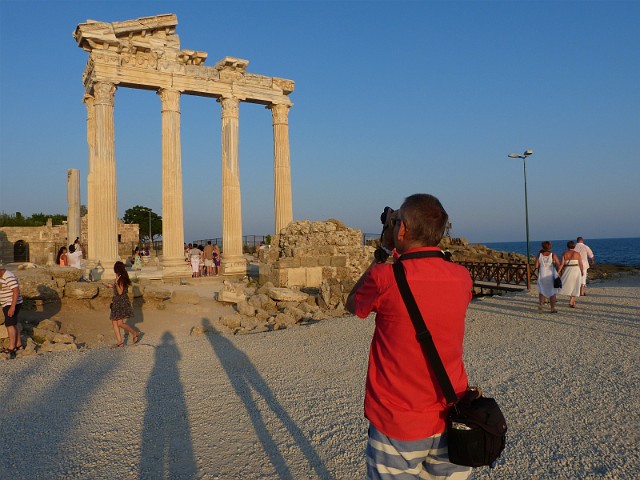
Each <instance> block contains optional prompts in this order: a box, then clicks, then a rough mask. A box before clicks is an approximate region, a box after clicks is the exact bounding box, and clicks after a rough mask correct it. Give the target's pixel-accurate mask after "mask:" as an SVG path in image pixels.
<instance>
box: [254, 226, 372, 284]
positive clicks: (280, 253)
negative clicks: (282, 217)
mask: <svg viewBox="0 0 640 480" xmlns="http://www.w3.org/2000/svg"><path fill="white" fill-rule="evenodd" d="M372 252H373V248H372V247H368V246H363V245H362V232H361V231H360V230H356V229H353V228H349V227H347V226H345V225H344V224H343V223H342V222H340V221H339V220H335V219H330V220H327V221H326V222H311V221H309V220H302V221H299V222H291V223H290V224H289V225H288V226H287V227H286V228H285V229H284V232H283V233H281V234H280V235H277V236H276V237H275V238H274V242H273V244H272V246H271V248H270V249H268V250H262V251H260V252H259V256H258V258H259V260H260V266H259V273H260V280H259V281H260V283H261V284H264V283H266V282H271V283H273V284H274V285H275V286H277V287H318V288H319V287H321V285H322V283H323V281H326V280H330V279H333V280H337V281H340V282H343V281H347V282H349V281H355V280H357V279H358V278H359V277H360V275H361V274H362V271H363V270H364V269H365V268H366V267H367V266H368V265H369V263H370V262H371V259H372V258H373V257H372Z"/></svg>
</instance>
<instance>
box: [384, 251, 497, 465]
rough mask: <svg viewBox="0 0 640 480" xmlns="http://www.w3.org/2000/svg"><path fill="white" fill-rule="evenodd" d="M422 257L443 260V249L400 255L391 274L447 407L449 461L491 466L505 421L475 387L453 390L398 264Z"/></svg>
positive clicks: (444, 258) (491, 403) (495, 404)
mask: <svg viewBox="0 0 640 480" xmlns="http://www.w3.org/2000/svg"><path fill="white" fill-rule="evenodd" d="M424 257H440V258H442V259H443V260H445V261H447V258H446V257H445V255H444V253H443V252H437V251H431V252H414V253H409V254H406V255H403V256H401V257H400V259H399V260H398V261H396V263H394V265H393V273H394V275H395V278H396V282H397V283H398V288H399V290H400V293H401V295H402V299H403V300H404V303H405V305H406V307H407V311H408V312H409V316H410V317H411V322H412V323H413V326H414V328H415V329H416V337H417V339H418V341H419V342H420V345H421V346H422V350H423V352H424V354H425V356H426V358H427V361H428V362H429V365H430V366H431V368H432V369H433V372H434V373H435V375H436V378H437V379H438V383H439V384H440V389H441V390H442V393H443V394H444V396H445V399H446V400H447V404H448V405H449V407H450V410H449V414H448V415H447V441H448V445H449V447H448V448H449V461H450V462H451V463H455V464H456V465H464V466H468V467H481V466H484V465H490V466H492V465H493V463H494V462H495V461H496V460H497V459H498V457H499V456H500V454H501V453H502V451H503V450H504V447H505V443H506V434H507V422H506V420H505V418H504V415H503V414H502V411H501V410H500V407H499V406H498V404H497V403H496V401H495V400H494V399H493V398H487V397H483V396H482V390H480V389H479V388H477V387H469V388H468V389H467V391H466V392H465V393H464V395H463V396H462V398H460V399H458V397H457V395H456V393H455V391H454V390H453V386H452V385H451V381H450V380H449V376H448V375H447V372H446V370H445V368H444V365H442V360H441V359H440V355H438V351H437V349H436V346H435V344H434V343H433V338H432V337H431V333H429V330H428V329H427V326H426V324H425V322H424V319H423V318H422V314H421V313H420V309H419V308H418V304H417V303H416V301H415V298H414V297H413V294H412V293H411V289H410V288H409V283H408V282H407V277H406V276H405V273H404V267H403V266H402V260H404V259H409V258H424Z"/></svg>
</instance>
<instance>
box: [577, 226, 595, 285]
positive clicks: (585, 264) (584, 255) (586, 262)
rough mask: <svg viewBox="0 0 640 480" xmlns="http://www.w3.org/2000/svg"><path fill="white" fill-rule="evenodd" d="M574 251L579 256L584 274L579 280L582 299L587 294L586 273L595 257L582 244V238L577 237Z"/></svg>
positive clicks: (587, 247) (586, 246)
mask: <svg viewBox="0 0 640 480" xmlns="http://www.w3.org/2000/svg"><path fill="white" fill-rule="evenodd" d="M574 250H575V251H576V252H578V253H579V254H580V259H581V260H582V268H583V270H584V274H583V275H582V279H581V281H582V283H581V285H580V296H582V297H584V296H585V295H586V294H587V292H586V288H587V271H588V270H589V267H590V266H591V265H593V264H594V263H595V260H596V257H595V255H594V254H593V251H592V250H591V249H590V248H589V246H588V245H586V244H585V243H584V238H582V237H578V239H577V240H576V247H575V249H574Z"/></svg>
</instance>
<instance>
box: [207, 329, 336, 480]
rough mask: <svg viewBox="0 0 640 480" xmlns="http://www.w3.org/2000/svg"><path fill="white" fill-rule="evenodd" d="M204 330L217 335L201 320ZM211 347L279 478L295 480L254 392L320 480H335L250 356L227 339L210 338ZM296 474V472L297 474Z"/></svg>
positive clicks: (210, 336) (217, 336)
mask: <svg viewBox="0 0 640 480" xmlns="http://www.w3.org/2000/svg"><path fill="white" fill-rule="evenodd" d="M202 326H203V327H204V328H206V329H207V331H209V332H213V331H215V329H214V328H213V327H212V325H211V322H209V320H208V319H206V318H203V319H202ZM208 339H209V343H211V346H212V347H213V350H214V352H215V354H216V355H217V356H218V359H219V360H220V363H221V364H222V367H223V368H224V370H225V373H226V374H227V376H228V377H229V381H230V382H231V385H232V386H233V389H234V390H235V392H236V394H237V395H238V397H239V398H240V399H241V400H242V403H243V404H244V407H245V409H246V410H247V414H248V415H249V418H250V419H251V423H252V424H253V428H254V429H255V432H256V435H257V437H258V439H259V440H260V443H261V444H262V447H263V449H264V451H265V453H266V454H267V456H268V457H269V460H270V462H271V464H272V465H273V466H274V468H275V470H276V473H277V475H278V478H279V479H281V480H283V479H284V480H286V479H293V478H294V476H293V475H292V473H291V471H290V469H289V466H288V465H287V461H286V459H285V458H284V456H283V455H282V453H281V452H280V451H279V450H278V445H277V443H276V441H275V440H274V438H273V437H272V435H271V433H270V432H269V429H268V427H267V425H266V424H265V420H264V418H263V415H262V413H261V412H260V409H259V407H258V405H257V402H256V400H255V399H254V398H253V396H252V394H251V392H252V390H253V391H254V392H255V394H256V396H260V397H262V398H263V399H264V401H265V403H266V404H267V405H268V407H269V408H270V409H271V410H272V411H273V413H274V414H275V415H276V416H277V417H278V419H279V420H280V422H282V425H284V427H285V428H286V429H287V430H288V431H289V434H290V436H291V438H292V439H293V441H294V442H295V443H296V444H297V445H298V447H300V451H301V452H302V454H303V455H304V456H305V457H306V459H307V461H308V462H309V465H310V466H311V467H312V468H313V470H314V471H315V472H316V475H317V476H318V477H319V478H322V479H327V480H333V478H334V477H333V476H332V475H331V474H330V473H329V471H328V470H327V467H326V465H325V464H324V462H323V461H322V459H321V458H320V456H319V455H318V453H317V452H316V451H315V449H314V448H313V445H311V442H310V441H309V439H308V438H307V437H306V436H305V434H304V433H303V432H302V430H301V429H300V427H298V425H296V423H295V422H294V421H293V419H292V418H291V417H290V416H289V414H288V413H287V411H286V410H285V409H284V408H283V407H282V405H280V403H279V402H278V400H277V399H276V397H275V396H274V394H273V392H272V391H271V389H270V388H269V386H268V385H267V383H266V382H265V381H264V379H263V378H262V376H261V375H260V372H258V370H257V369H256V368H255V367H254V366H253V364H252V363H251V360H250V359H249V357H247V355H246V354H245V353H244V352H242V351H240V350H238V349H237V348H236V347H235V346H234V345H233V344H232V343H231V342H230V341H229V340H228V339H227V338H225V337H224V336H222V335H218V334H210V335H208ZM296 473H297V472H296Z"/></svg>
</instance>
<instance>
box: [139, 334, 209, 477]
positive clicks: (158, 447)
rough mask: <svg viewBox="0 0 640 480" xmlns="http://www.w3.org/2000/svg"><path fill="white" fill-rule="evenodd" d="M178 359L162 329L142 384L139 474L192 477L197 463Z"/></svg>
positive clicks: (171, 342)
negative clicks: (146, 379) (144, 402)
mask: <svg viewBox="0 0 640 480" xmlns="http://www.w3.org/2000/svg"><path fill="white" fill-rule="evenodd" d="M179 360H180V352H179V351H178V347H177V346H176V343H175V338H174V337H173V335H172V334H171V333H169V332H165V333H164V334H163V335H162V343H161V344H160V345H159V346H158V347H156V351H155V364H154V366H153V371H152V372H151V375H149V382H148V383H147V388H146V397H147V409H146V411H145V414H144V426H143V429H142V447H141V449H140V450H141V452H140V467H139V475H138V476H139V478H149V479H162V478H168V479H174V478H179V479H188V478H195V477H196V474H197V471H198V467H197V465H196V462H195V458H194V456H193V444H192V442H191V429H190V427H189V417H188V413H187V405H186V403H185V400H184V388H183V387H182V383H181V382H180V373H179V372H178V361H179Z"/></svg>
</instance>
